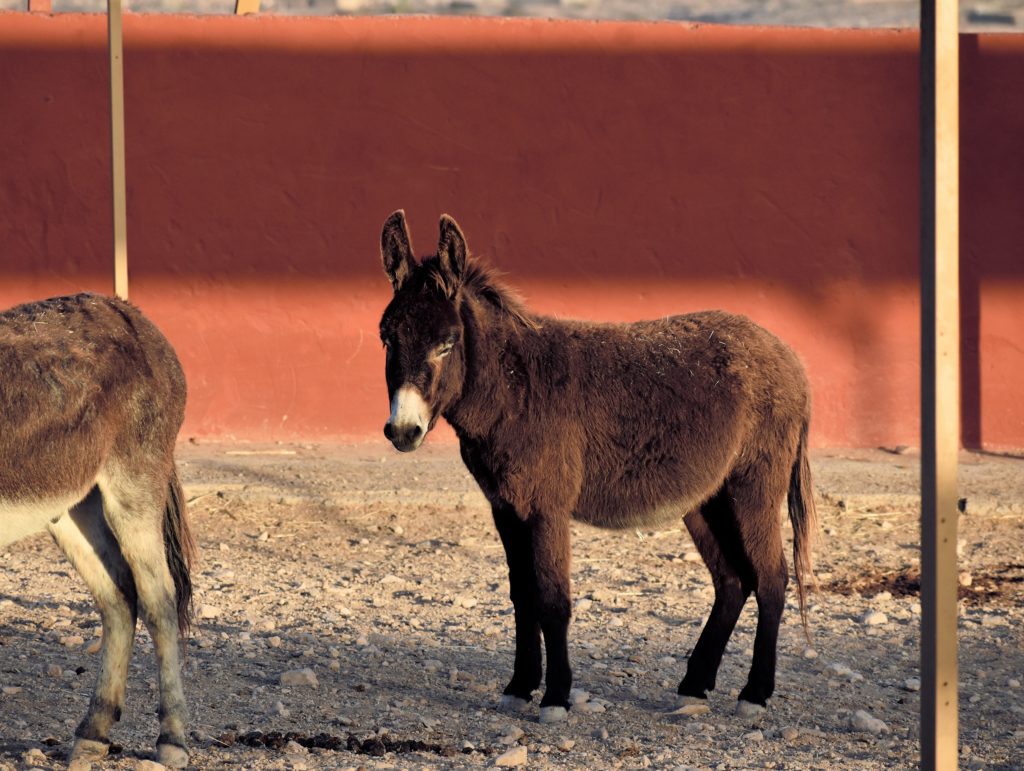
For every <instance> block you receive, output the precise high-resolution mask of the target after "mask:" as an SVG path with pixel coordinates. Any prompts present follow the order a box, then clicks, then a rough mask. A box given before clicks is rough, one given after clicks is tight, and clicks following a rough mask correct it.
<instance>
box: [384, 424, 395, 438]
mask: <svg viewBox="0 0 1024 771" xmlns="http://www.w3.org/2000/svg"><path fill="white" fill-rule="evenodd" d="M384 436H385V437H386V438H388V439H394V438H395V429H394V427H393V426H392V425H391V423H390V422H389V423H385V424H384Z"/></svg>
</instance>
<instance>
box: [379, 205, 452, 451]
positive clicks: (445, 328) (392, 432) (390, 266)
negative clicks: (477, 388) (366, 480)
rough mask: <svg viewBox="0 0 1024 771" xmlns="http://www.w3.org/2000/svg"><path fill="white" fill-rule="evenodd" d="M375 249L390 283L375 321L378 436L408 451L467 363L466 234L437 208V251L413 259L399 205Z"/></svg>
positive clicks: (448, 398) (419, 440) (445, 400)
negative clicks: (462, 294) (383, 355)
mask: <svg viewBox="0 0 1024 771" xmlns="http://www.w3.org/2000/svg"><path fill="white" fill-rule="evenodd" d="M380 253H381V258H382V259H383V261H384V272H385V273H387V274H388V278H390V279H391V286H392V287H394V290H395V296H394V297H393V298H392V300H391V302H390V303H389V304H388V307H387V308H386V309H385V310H384V315H383V316H382V317H381V320H380V338H381V340H382V341H383V343H384V348H385V350H386V351H387V364H386V365H385V367H384V374H385V377H386V378H387V383H388V397H389V398H390V399H391V417H389V418H388V422H387V423H385V424H384V436H386V437H387V438H388V439H390V440H391V443H392V444H393V445H395V447H397V448H398V449H399V450H401V451H402V452H411V451H412V450H415V449H416V448H417V447H419V446H420V445H421V444H422V443H423V439H424V438H425V437H426V435H427V432H428V431H430V429H432V428H433V427H434V423H436V422H437V418H438V416H440V415H441V413H443V412H444V411H445V410H446V409H447V408H448V407H449V406H450V405H451V404H452V403H453V402H454V401H455V400H456V399H457V398H458V396H459V394H460V392H461V391H462V381H463V378H464V376H465V371H466V370H465V358H464V356H463V341H462V332H463V330H462V320H461V318H460V317H459V290H460V289H461V288H462V281H463V278H464V277H465V273H466V239H465V238H464V237H463V235H462V231H461V230H459V226H458V224H457V223H456V222H455V220H453V219H452V218H451V217H449V216H448V215H447V214H444V215H442V216H441V238H440V240H439V242H438V245H437V254H435V255H432V256H430V257H426V258H424V259H423V261H422V262H420V263H417V262H416V258H415V257H413V253H412V242H411V240H410V239H409V229H408V226H407V225H406V223H405V212H403V211H401V210H399V211H396V212H395V213H394V214H392V215H391V216H390V217H388V218H387V221H386V222H385V223H384V230H383V232H382V233H381V236H380Z"/></svg>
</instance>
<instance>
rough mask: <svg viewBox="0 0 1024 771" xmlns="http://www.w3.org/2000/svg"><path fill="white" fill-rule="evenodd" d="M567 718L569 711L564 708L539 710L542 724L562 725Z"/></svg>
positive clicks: (543, 708)
mask: <svg viewBox="0 0 1024 771" xmlns="http://www.w3.org/2000/svg"><path fill="white" fill-rule="evenodd" d="M568 717H569V710H567V709H566V708H565V707H559V706H553V707H541V708H540V722H542V723H562V722H565V720H566V718H568Z"/></svg>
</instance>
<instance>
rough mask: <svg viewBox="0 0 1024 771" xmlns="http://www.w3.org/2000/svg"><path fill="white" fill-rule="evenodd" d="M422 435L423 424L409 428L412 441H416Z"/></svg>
mask: <svg viewBox="0 0 1024 771" xmlns="http://www.w3.org/2000/svg"><path fill="white" fill-rule="evenodd" d="M421 436H423V426H420V425H416V426H413V427H412V428H410V429H409V439H410V440H411V441H413V442H415V441H416V440H417V439H419V438H420V437H421Z"/></svg>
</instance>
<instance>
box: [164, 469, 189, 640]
mask: <svg viewBox="0 0 1024 771" xmlns="http://www.w3.org/2000/svg"><path fill="white" fill-rule="evenodd" d="M164 548H165V550H166V553H167V566H168V567H169V568H170V570H171V578H173V579H174V594H175V598H176V601H177V606H178V631H179V632H180V634H181V636H182V637H183V638H184V637H185V636H187V635H188V632H189V628H190V627H191V626H192V577H191V575H190V573H189V571H190V569H191V566H192V561H193V559H194V556H195V541H194V540H193V539H192V532H191V531H190V530H189V526H188V518H187V516H186V513H185V495H184V493H183V492H182V489H181V482H180V481H179V480H178V469H177V468H175V469H174V471H173V472H172V473H171V480H170V483H169V485H168V492H167V505H166V507H165V509H164Z"/></svg>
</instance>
